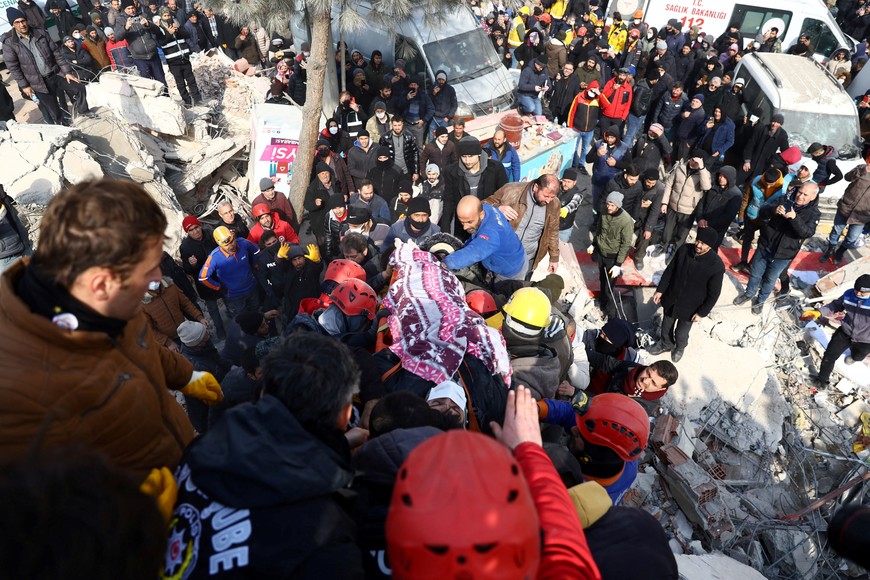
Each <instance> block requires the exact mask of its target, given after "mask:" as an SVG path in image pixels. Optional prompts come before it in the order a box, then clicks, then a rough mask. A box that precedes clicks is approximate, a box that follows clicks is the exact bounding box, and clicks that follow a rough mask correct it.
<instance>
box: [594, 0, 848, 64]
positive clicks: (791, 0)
mask: <svg viewBox="0 0 870 580" xmlns="http://www.w3.org/2000/svg"><path fill="white" fill-rule="evenodd" d="M609 10H610V11H611V12H613V11H618V12H619V13H620V14H622V17H623V18H624V19H625V20H630V19H631V15H632V14H633V13H634V12H635V10H643V14H644V18H643V19H644V21H645V22H647V23H648V24H649V25H650V26H655V27H656V28H658V29H661V28H662V27H664V25H665V24H667V22H668V20H670V19H671V18H676V19H677V20H679V21H680V23H681V24H682V25H683V30H688V29H689V28H691V27H692V26H697V27H698V28H699V29H700V31H701V32H706V33H707V34H708V35H712V36H714V37H715V38H719V36H720V35H722V34H724V33H725V32H726V31H727V30H728V25H729V24H731V23H732V22H733V23H736V25H737V26H739V27H740V33H741V34H742V35H743V42H744V47H745V46H746V45H748V44H749V43H751V42H753V41H754V40H755V37H756V36H757V35H759V34H762V33H763V32H766V31H767V30H769V29H770V27H771V26H772V25H775V26H777V27H778V28H779V39H780V41H781V42H782V51H783V52H785V51H786V50H788V49H789V48H790V47H791V46H792V45H793V44H795V43H796V42H797V39H798V37H799V36H800V35H801V33H803V32H806V33H807V34H808V35H809V36H810V37H811V38H812V44H813V46H815V49H816V53H815V55H814V58H816V60H820V61H825V60H827V58H828V56H830V54H831V53H832V52H833V51H834V49H836V48H846V49H848V50H849V51H850V53H851V52H854V48H855V42H854V41H853V40H851V39H850V38H849V37H848V36H847V35H846V34H844V33H843V31H842V30H840V27H839V25H837V22H836V21H835V20H834V19H833V18H832V17H831V13H830V12H828V9H827V8H826V7H825V5H824V4H823V3H822V2H821V1H820V0H788V2H770V1H769V0H768V1H765V0H742V1H735V0H715V1H714V0H616V1H615V2H611V4H610V8H609ZM777 20H779V21H780V22H776V21H777Z"/></svg>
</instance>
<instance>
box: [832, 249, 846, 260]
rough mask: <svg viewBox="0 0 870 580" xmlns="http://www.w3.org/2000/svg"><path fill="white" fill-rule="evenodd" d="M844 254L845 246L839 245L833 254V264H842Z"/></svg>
mask: <svg viewBox="0 0 870 580" xmlns="http://www.w3.org/2000/svg"><path fill="white" fill-rule="evenodd" d="M845 253H846V246H845V245H842V244H841V245H840V247H839V248H837V251H836V252H834V263H835V264H841V263H842V262H843V254H845Z"/></svg>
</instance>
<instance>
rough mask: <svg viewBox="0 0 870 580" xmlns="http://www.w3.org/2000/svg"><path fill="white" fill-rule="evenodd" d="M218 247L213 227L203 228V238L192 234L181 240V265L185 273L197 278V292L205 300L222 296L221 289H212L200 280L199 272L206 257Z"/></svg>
mask: <svg viewBox="0 0 870 580" xmlns="http://www.w3.org/2000/svg"><path fill="white" fill-rule="evenodd" d="M216 247H217V242H215V241H214V237H212V231H211V229H206V228H204V227H203V228H202V239H201V240H194V239H193V238H191V237H190V236H184V239H183V240H181V267H182V268H184V273H185V274H187V275H188V276H192V277H193V279H194V280H196V293H197V294H199V297H200V298H202V299H203V300H217V299H218V298H220V297H221V293H220V291H217V290H212V289H211V288H209V287H208V286H206V285H205V284H203V283H202V282H200V281H199V272H200V270H202V266H203V264H205V260H206V258H208V255H209V254H210V253H211V251H212V250H214V249H215V248H216ZM191 256H193V257H194V258H196V264H191V263H190V261H189V259H190V257H191Z"/></svg>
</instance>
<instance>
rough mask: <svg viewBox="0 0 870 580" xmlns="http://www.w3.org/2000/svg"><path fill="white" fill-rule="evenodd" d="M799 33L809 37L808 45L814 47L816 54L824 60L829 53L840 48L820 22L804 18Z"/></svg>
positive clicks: (832, 35)
mask: <svg viewBox="0 0 870 580" xmlns="http://www.w3.org/2000/svg"><path fill="white" fill-rule="evenodd" d="M801 32H802V33H806V35H807V36H809V37H810V44H812V45H813V46H814V47H815V51H816V54H821V55H822V56H824V57H825V58H827V57H829V56H831V53H832V52H834V50H835V49H836V48H837V47H839V46H840V43H839V42H837V38H836V37H835V36H834V33H833V32H831V29H830V28H828V25H827V24H825V23H824V22H822V21H821V20H816V19H815V18H805V19H804V27H803V30H801Z"/></svg>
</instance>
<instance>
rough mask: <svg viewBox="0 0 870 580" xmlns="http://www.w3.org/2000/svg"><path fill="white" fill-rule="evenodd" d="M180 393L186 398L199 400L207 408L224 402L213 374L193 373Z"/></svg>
mask: <svg viewBox="0 0 870 580" xmlns="http://www.w3.org/2000/svg"><path fill="white" fill-rule="evenodd" d="M181 392H182V393H184V394H185V395H187V396H188V397H194V398H195V399H199V400H200V401H202V402H203V403H205V404H206V405H208V406H209V407H211V406H212V405H215V404H217V403H220V402H221V401H223V400H224V394H223V392H222V391H221V386H220V383H218V382H217V379H216V378H214V375H213V374H211V373H206V372H203V371H193V374H192V375H190V382H189V383H187V385H185V386H184V388H183V389H181Z"/></svg>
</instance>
